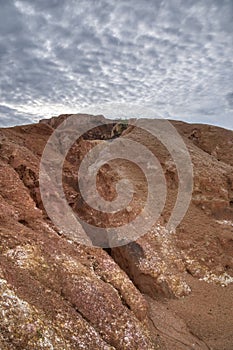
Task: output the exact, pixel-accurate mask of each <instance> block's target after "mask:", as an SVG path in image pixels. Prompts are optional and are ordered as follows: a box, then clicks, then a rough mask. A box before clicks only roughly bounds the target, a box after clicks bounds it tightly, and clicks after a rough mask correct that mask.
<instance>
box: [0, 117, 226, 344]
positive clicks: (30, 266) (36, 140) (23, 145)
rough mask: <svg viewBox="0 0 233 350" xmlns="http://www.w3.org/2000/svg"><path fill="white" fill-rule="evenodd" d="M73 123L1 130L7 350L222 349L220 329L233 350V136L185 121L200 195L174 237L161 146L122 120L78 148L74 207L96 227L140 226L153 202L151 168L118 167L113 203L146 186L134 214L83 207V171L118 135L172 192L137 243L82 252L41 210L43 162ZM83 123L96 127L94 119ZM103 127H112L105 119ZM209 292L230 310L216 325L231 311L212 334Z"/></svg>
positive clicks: (69, 172)
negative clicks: (145, 152)
mask: <svg viewBox="0 0 233 350" xmlns="http://www.w3.org/2000/svg"><path fill="white" fill-rule="evenodd" d="M68 116H69V115H62V116H60V117H58V118H55V117H54V118H52V119H49V120H45V121H41V122H40V123H38V124H35V125H26V126H22V127H14V128H6V129H1V130H0V224H1V225H0V251H1V254H0V329H1V332H0V347H1V349H3V350H5V349H6V350H8V349H28V350H30V349H35V348H36V349H53V348H54V349H120V350H121V349H140V350H143V349H145V350H149V349H181V350H185V349H191V348H193V349H208V348H211V349H214V350H219V349H220V348H219V341H218V340H216V341H215V340H213V338H211V337H210V336H209V334H210V333H211V332H215V330H216V331H217V329H218V328H219V327H221V329H222V334H223V338H224V339H225V344H224V345H223V346H222V348H221V349H225V350H230V349H231V348H232V346H233V338H232V332H231V325H232V321H233V320H232V315H230V311H229V310H231V307H232V300H231V299H230V298H228V297H226V298H225V299H224V295H225V294H224V292H223V290H226V295H227V296H228V295H230V293H231V292H232V291H233V289H232V284H231V283H232V282H233V277H232V276H233V259H232V256H233V236H232V226H233V222H232V203H231V201H232V191H233V178H232V176H231V174H232V163H231V158H230V157H231V155H230V154H229V157H228V158H227V156H226V154H225V152H224V151H223V148H224V147H226V146H225V145H224V144H223V143H222V142H221V135H225V136H224V137H227V138H228V141H229V142H230V141H231V140H232V137H233V134H232V132H230V131H223V130H222V129H219V128H208V127H207V126H198V125H195V126H191V125H188V124H184V123H178V122H174V125H175V127H176V128H177V129H178V131H179V132H180V133H181V134H182V135H183V137H184V140H185V142H186V144H187V147H188V148H189V151H190V154H191V157H192V161H193V164H194V191H193V198H192V202H191V204H190V207H189V210H188V212H187V214H186V216H185V218H184V220H183V221H182V223H181V224H180V225H179V227H178V228H177V230H176V231H172V232H171V231H169V230H167V229H166V228H165V226H166V222H167V220H168V217H169V215H170V213H171V210H172V208H173V206H174V203H175V200H176V195H177V186H178V176H177V170H176V167H175V165H174V162H173V161H172V159H171V157H170V155H169V153H168V151H167V150H166V149H165V147H164V146H162V145H161V144H160V142H158V141H157V140H156V139H155V138H153V137H152V136H151V135H149V134H146V132H145V131H142V130H139V129H136V128H132V127H129V128H128V129H126V125H125V124H124V125H123V127H122V122H119V123H117V121H113V123H110V124H107V125H106V126H101V127H99V126H97V127H96V128H93V129H92V130H90V131H88V132H87V133H86V134H85V135H84V137H81V138H80V139H79V140H77V142H75V143H74V144H73V146H72V148H71V149H70V151H69V153H68V154H67V157H66V161H65V163H64V167H63V170H64V173H63V182H64V189H65V194H66V198H67V201H68V203H69V204H70V206H71V207H72V208H73V210H74V211H75V212H76V213H78V214H79V215H80V217H81V218H82V219H83V220H85V221H86V222H89V223H91V224H93V225H96V226H98V225H99V226H101V227H109V226H114V225H115V226H117V225H118V226H120V225H122V224H123V223H127V222H130V221H131V220H132V219H134V218H135V217H136V216H137V215H138V214H139V213H140V211H141V207H142V206H143V203H145V200H146V195H147V192H146V179H145V177H144V176H143V174H142V172H141V170H140V169H138V168H137V167H135V166H134V165H133V164H129V163H128V162H125V161H124V160H119V159H117V160H115V161H111V162H109V164H106V165H104V166H102V167H101V169H100V171H99V172H98V176H97V188H98V190H99V193H100V194H101V196H103V197H104V198H105V199H107V200H113V199H115V198H116V184H117V182H118V181H119V180H120V179H122V178H128V179H129V180H130V181H132V183H133V184H134V188H135V195H134V196H133V199H132V202H131V203H130V205H129V206H128V207H127V208H125V209H124V210H122V211H121V212H120V213H117V214H116V215H112V214H108V213H97V212H96V211H95V210H94V209H93V208H91V207H89V206H88V205H86V204H85V202H84V201H83V199H82V196H81V195H80V190H79V186H78V179H77V169H78V167H79V166H80V163H81V161H82V159H83V158H84V157H85V155H86V154H87V153H88V152H89V151H90V150H91V149H92V148H93V147H94V146H96V145H98V144H100V143H105V142H108V140H110V139H111V138H112V137H122V138H124V137H127V138H130V139H131V140H136V141H137V142H140V143H141V144H144V145H145V146H146V147H148V148H149V149H150V150H151V152H153V153H154V154H155V155H156V156H157V157H158V159H159V162H160V164H161V165H162V168H163V171H164V174H165V177H166V180H167V184H168V189H167V190H168V196H167V201H166V205H165V209H164V210H163V212H162V215H161V217H160V219H159V221H158V222H157V223H155V224H154V226H153V227H151V229H150V230H149V231H148V232H147V233H146V234H145V235H143V236H142V237H140V238H139V239H138V240H137V241H135V242H131V243H129V244H127V245H124V246H120V247H116V248H113V249H107V250H104V249H101V248H91V247H85V246H82V245H80V244H79V243H77V242H75V241H73V240H71V239H70V238H69V237H67V236H66V235H65V233H62V232H59V230H58V228H57V227H55V226H54V224H53V223H52V222H51V221H50V219H49V218H48V216H47V213H46V212H45V210H44V207H43V203H42V201H41V196H40V191H39V181H38V177H39V176H38V172H39V164H40V158H41V155H42V152H43V149H44V147H45V145H46V142H47V140H48V138H49V136H50V135H51V134H52V132H53V130H54V128H56V127H57V126H58V125H59V124H60V123H61V122H63V121H65V120H66V118H67V117H68ZM74 118H75V116H74ZM79 118H80V120H81V121H82V122H83V123H85V122H86V120H87V118H90V120H91V118H92V116H87V115H80V116H79ZM97 119H98V121H100V122H102V123H103V122H104V117H103V116H98V118H97ZM205 137H206V139H205ZM207 144H208V145H207ZM58 147H59V146H58ZM229 147H230V146H229ZM84 181H85V179H84ZM209 283H211V285H212V286H213V287H212V289H213V290H214V291H215V293H216V299H217V297H218V296H219V295H221V299H220V300H219V301H218V303H219V304H218V303H216V306H211V315H212V316H211V317H217V316H218V315H219V308H220V309H221V305H222V308H223V310H222V313H224V314H225V315H226V316H225V318H224V317H223V316H221V315H220V316H219V320H220V321H219V322H220V323H219V322H218V323H217V322H216V323H214V322H209V324H211V329H210V328H208V317H209V316H208V312H209V309H208V305H210V304H211V300H209V301H205V303H204V301H201V298H200V296H199V295H198V293H197V292H196V291H198V290H199V289H202V290H203V295H205V291H207V290H208V288H209V287H208V286H209ZM195 298H196V299H195ZM189 301H190V303H191V304H190V305H192V307H190V308H189ZM202 302H203V304H201V303H202ZM182 305H183V306H184V308H185V310H186V312H185V313H184V312H182V311H180V310H181V309H182ZM195 305H196V309H195ZM211 305H212V304H211ZM218 305H220V306H218ZM176 311H177V312H176ZM197 314H199V318H200V322H201V326H200V328H198V322H197V320H196V317H197V316H196V315H197ZM192 315H193V316H192ZM192 317H193V318H192ZM205 321H206V323H207V326H206V331H205V332H204V331H203V329H205V327H204V328H203V323H205ZM214 327H215V328H214Z"/></svg>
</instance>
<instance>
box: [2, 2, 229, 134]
mask: <svg viewBox="0 0 233 350" xmlns="http://www.w3.org/2000/svg"><path fill="white" fill-rule="evenodd" d="M4 3H5V5H3V6H2V4H4ZM0 4H1V8H3V9H4V10H3V12H4V17H7V16H9V23H8V24H7V23H6V21H5V22H4V18H2V20H3V22H2V23H3V24H2V23H1V24H0V29H1V30H0V62H1V71H0V103H2V106H11V107H10V108H12V109H11V111H8V112H7V113H6V114H5V115H7V116H8V117H7V119H6V117H4V115H3V114H0V117H1V120H2V121H1V123H2V124H4V123H5V124H6V120H7V123H9V124H14V123H16V120H17V118H18V119H19V120H21V122H26V121H25V119H23V113H24V111H27V112H26V113H28V111H30V113H28V114H27V116H26V120H28V119H27V118H29V119H30V118H31V120H35V116H36V115H39V114H40V112H38V111H39V107H38V106H41V108H44V106H48V107H47V110H46V113H47V114H48V115H49V114H56V105H61V106H64V111H63V112H66V109H67V108H68V109H69V110H70V109H72V110H74V111H75V112H76V111H77V110H78V109H79V108H84V107H88V105H90V104H93V103H100V104H101V103H106V102H119V101H121V102H124V103H127V102H132V103H134V102H135V103H137V104H143V105H145V106H147V107H148V106H149V107H150V108H153V109H154V110H155V112H156V110H157V109H159V110H160V111H161V113H162V114H164V115H165V116H166V115H169V116H170V117H172V116H174V117H177V116H180V118H182V119H185V120H188V121H190V118H191V120H193V121H195V120H199V118H200V119H201V120H203V122H205V120H208V122H210V123H211V120H212V122H213V123H217V121H216V120H218V118H219V122H220V123H222V125H227V126H228V127H229V123H232V115H231V114H230V113H232V104H231V103H232V102H231V101H232V97H231V91H232V78H233V73H232V72H233V61H232V57H233V42H232V23H233V21H232V13H233V12H232V8H233V6H232V2H231V0H229V1H227V0H223V1H217V0H213V1H212V0H204V1H200V0H199V1H194V0H177V1H176V2H174V1H172V0H168V1H153V0H147V1H146V0H145V1H143V0H129V1H127V2H126V1H123V0H120V1H118V2H116V3H114V2H113V1H111V0H97V1H92V2H91V4H92V6H90V2H88V1H84V0H79V1H76V0H70V1H62V0H60V1H58V0H52V1H45V0H35V1H33V2H32V1H29V0H23V1H22V0H21V1H20V0H18V1H13V0H12V1H9V2H3V1H1V0H0ZM0 16H1V15H0ZM13 19H14V21H13ZM229 91H230V92H229ZM229 101H230V102H229ZM22 106H23V107H22ZM24 106H25V108H24ZM50 107H51V111H50ZM59 112H61V109H59V111H57V113H59ZM205 118H206V119H205ZM211 118H212V119H211ZM232 128H233V124H232Z"/></svg>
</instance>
